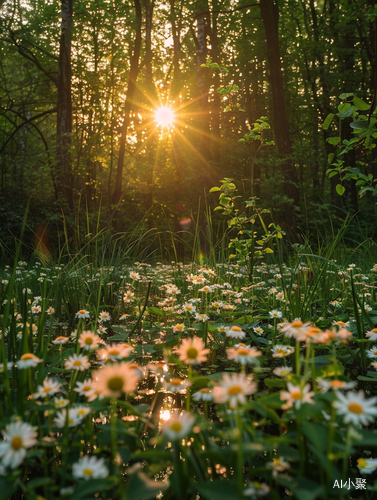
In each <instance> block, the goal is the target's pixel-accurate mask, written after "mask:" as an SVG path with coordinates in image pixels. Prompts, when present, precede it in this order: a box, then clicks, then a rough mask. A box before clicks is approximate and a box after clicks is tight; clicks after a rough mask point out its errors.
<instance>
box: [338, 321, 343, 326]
mask: <svg viewBox="0 0 377 500" xmlns="http://www.w3.org/2000/svg"><path fill="white" fill-rule="evenodd" d="M337 323H338V325H339V326H344V325H345V323H344V322H343V321H337Z"/></svg>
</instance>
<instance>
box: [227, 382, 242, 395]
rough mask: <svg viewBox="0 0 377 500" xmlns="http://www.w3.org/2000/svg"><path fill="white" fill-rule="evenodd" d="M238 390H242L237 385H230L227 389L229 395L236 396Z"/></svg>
mask: <svg viewBox="0 0 377 500" xmlns="http://www.w3.org/2000/svg"><path fill="white" fill-rule="evenodd" d="M240 392H242V388H241V387H240V386H239V385H232V386H231V387H229V389H228V394H229V396H237V394H239V393H240Z"/></svg>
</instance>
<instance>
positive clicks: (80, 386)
mask: <svg viewBox="0 0 377 500" xmlns="http://www.w3.org/2000/svg"><path fill="white" fill-rule="evenodd" d="M92 389H93V380H92V379H90V378H89V379H87V380H84V382H76V387H75V388H74V389H73V390H74V391H75V392H78V393H79V396H85V395H86V394H87V393H88V392H89V391H91V390H92Z"/></svg>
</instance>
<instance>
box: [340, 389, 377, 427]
mask: <svg viewBox="0 0 377 500" xmlns="http://www.w3.org/2000/svg"><path fill="white" fill-rule="evenodd" d="M336 397H337V400H336V401H334V403H333V404H334V407H335V408H336V410H337V413H338V414H339V415H342V416H343V420H344V422H345V423H346V424H350V423H352V424H354V425H356V426H357V425H360V424H361V425H368V424H369V423H372V422H373V421H374V419H375V417H376V416H377V396H374V397H373V398H370V399H365V393H364V392H363V391H359V392H357V393H356V392H348V393H347V394H342V393H341V392H337V393H336Z"/></svg>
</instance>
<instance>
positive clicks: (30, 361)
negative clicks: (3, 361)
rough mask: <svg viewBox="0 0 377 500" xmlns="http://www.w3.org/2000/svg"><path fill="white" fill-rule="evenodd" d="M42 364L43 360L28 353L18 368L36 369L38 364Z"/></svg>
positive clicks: (19, 362) (18, 364) (20, 360)
mask: <svg viewBox="0 0 377 500" xmlns="http://www.w3.org/2000/svg"><path fill="white" fill-rule="evenodd" d="M41 362H42V360H41V359H39V358H37V356H35V355H34V354H32V353H31V352H26V353H25V354H23V355H22V356H21V357H20V359H19V360H18V361H17V368H18V369H19V370H23V369H24V368H35V367H36V366H37V364H38V363H41Z"/></svg>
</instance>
